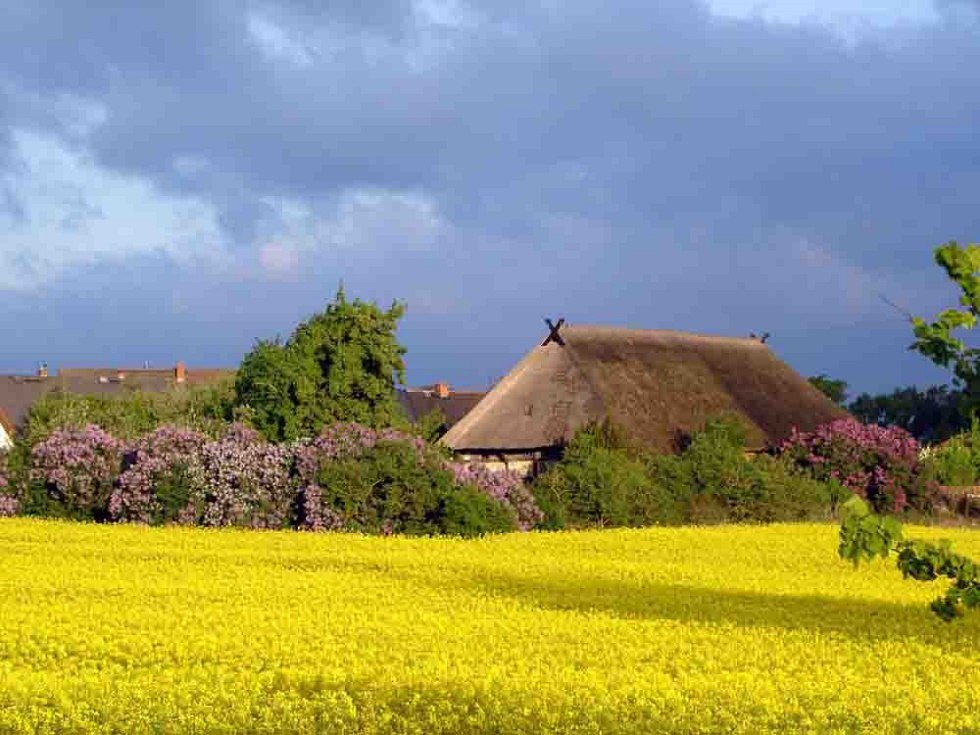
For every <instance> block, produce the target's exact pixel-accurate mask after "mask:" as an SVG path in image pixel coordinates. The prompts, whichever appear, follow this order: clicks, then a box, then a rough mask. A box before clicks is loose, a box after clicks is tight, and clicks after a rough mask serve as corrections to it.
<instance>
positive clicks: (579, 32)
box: [0, 0, 980, 385]
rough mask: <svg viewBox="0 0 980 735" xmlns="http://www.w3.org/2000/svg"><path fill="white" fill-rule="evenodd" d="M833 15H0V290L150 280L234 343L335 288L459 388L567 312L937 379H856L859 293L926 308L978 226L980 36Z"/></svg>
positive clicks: (967, 20) (553, 9) (884, 328)
mask: <svg viewBox="0 0 980 735" xmlns="http://www.w3.org/2000/svg"><path fill="white" fill-rule="evenodd" d="M849 7H850V6H847V5H846V4H845V3H829V4H819V5H818V4H815V3H810V2H804V1H803V0H798V1H795V2H782V3H775V2H773V3H765V4H757V3H748V2H742V1H741V0H714V1H713V2H711V3H710V4H707V5H705V4H701V3H699V2H694V0H668V1H667V2H661V3H645V2H638V1H637V0H617V1H616V2H615V3H613V4H610V3H607V2H601V3H600V2H598V0H578V1H577V2H571V3H564V4H555V3H545V2H530V3H513V2H501V1H500V0H486V1H485V2H476V1H475V0H473V1H468V0H426V1H425V2H417V3H411V2H408V1H407V0H387V1H385V2H379V3H354V2H347V1H346V0H344V1H342V2H339V3H329V4H322V3H319V4H318V3H306V2H286V1H285V0H283V1H281V2H275V1H274V0H268V1H266V2H246V3H229V2H215V3H206V4H201V3H191V2H175V3H164V4H159V5H156V6H153V7H137V6H133V7H129V8H115V9H114V10H112V11H111V12H110V11H108V10H105V9H100V8H94V7H87V6H86V7H82V6H79V7H77V8H76V7H74V6H65V5H64V4H63V3H53V2H44V1H40V0H39V1H38V2H34V3H29V4H23V3H22V4H8V5H7V6H4V7H3V8H0V218H3V219H2V223H3V227H2V230H0V268H2V272H0V288H5V289H8V290H9V289H17V290H18V291H19V292H20V293H21V296H22V297H23V298H25V299H27V300H29V301H32V303H49V302H48V301H47V300H48V299H52V298H53V297H52V296H51V293H52V290H53V289H55V288H58V287H61V286H59V285H58V284H63V282H64V281H63V279H65V278H71V277H72V276H76V277H78V278H81V277H85V278H96V275H97V274H98V273H99V272H100V269H103V270H105V272H109V271H112V272H116V270H117V269H119V270H120V271H121V272H122V271H126V269H127V268H128V267H129V265H130V264H132V263H140V264H142V265H141V266H140V267H139V268H137V269H136V270H135V271H134V273H136V274H139V278H141V279H143V278H146V279H151V280H156V279H157V278H159V276H154V275H152V274H150V272H149V271H148V270H147V269H149V268H151V267H152V268H158V269H163V267H164V266H163V263H164V262H166V263H170V264H172V268H173V270H170V269H167V270H166V271H165V273H166V277H167V278H168V279H170V280H171V281H173V282H174V283H175V284H176V285H175V286H174V288H172V289H170V290H169V291H168V296H167V297H166V299H167V300H165V301H161V303H174V304H180V305H182V306H181V309H182V310H183V311H181V312H180V313H183V314H187V313H193V314H199V313H208V314H213V315H223V317H224V318H226V319H228V320H229V322H230V323H234V324H235V329H236V330H241V331H242V332H248V331H249V330H250V329H251V330H252V331H254V332H255V333H256V334H255V336H258V335H259V334H264V333H265V331H267V330H268V329H269V328H271V327H272V326H273V325H272V322H271V321H270V320H271V319H273V317H272V316H271V315H265V316H263V315H262V314H261V313H259V312H258V311H257V310H255V309H252V310H250V309H245V308H243V307H240V308H239V309H238V311H237V312H235V313H233V312H230V311H228V310H227V309H226V308H225V306H224V305H225V304H227V303H231V302H233V301H234V297H236V296H237V295H238V294H239V293H240V289H242V288H249V289H252V291H253V292H254V291H256V290H258V291H261V292H262V293H263V294H264V293H266V292H268V293H269V294H272V295H274V297H275V299H277V301H276V303H275V308H274V309H273V308H272V307H268V308H269V310H270V312H272V311H274V314H275V318H281V319H282V320H284V321H283V323H282V324H280V325H279V326H278V327H277V329H279V330H280V331H288V329H289V327H290V324H289V323H288V320H289V319H293V318H294V317H296V318H298V317H299V316H302V314H303V313H304V311H303V310H304V309H312V308H317V306H318V305H319V304H321V303H322V301H323V300H324V298H328V297H329V295H330V293H329V292H330V291H331V290H332V288H333V287H334V285H335V284H336V283H337V282H338V281H339V280H341V279H343V280H344V281H345V283H347V284H348V285H349V287H350V288H351V289H355V288H356V289H357V292H358V293H362V294H364V295H367V296H369V297H376V298H379V299H381V300H384V301H387V300H389V299H391V298H397V297H405V298H408V299H409V300H410V303H409V315H408V316H407V317H406V335H407V337H409V338H411V340H412V343H411V344H414V345H416V347H413V348H412V352H411V353H410V361H411V364H413V365H422V366H429V367H428V368H426V369H431V368H432V366H433V365H437V366H438V367H439V369H440V370H441V371H443V372H450V371H458V374H457V375H455V376H454V375H445V377H448V378H450V379H453V380H454V381H456V382H463V383H472V382H478V381H477V380H476V378H475V377H471V378H468V377H467V376H468V374H469V373H468V372H467V371H471V374H472V375H473V376H482V375H483V374H484V373H485V372H491V373H495V374H499V373H500V372H501V371H503V370H505V369H506V367H507V365H506V360H507V359H510V357H511V356H512V355H513V353H514V351H515V350H516V351H519V350H520V349H522V348H523V346H525V345H530V344H533V343H534V342H535V341H536V338H537V332H538V331H539V329H540V321H539V320H540V318H541V317H542V316H552V315H557V313H558V312H563V313H564V314H565V315H566V316H569V318H573V317H574V319H575V320H577V321H610V322H618V323H630V324H634V325H637V326H654V327H657V326H660V327H667V328H682V329H699V330H704V331H716V332H728V333H735V334H738V333H747V332H748V331H758V330H760V329H768V330H769V331H772V332H773V333H774V334H775V335H776V336H777V338H776V342H775V344H776V345H777V348H778V349H779V350H781V351H782V352H781V354H784V355H785V356H786V357H787V359H789V360H790V361H791V362H793V361H794V360H800V361H804V362H800V367H801V369H804V368H806V369H808V368H807V365H806V363H805V361H807V360H816V359H817V358H823V357H825V356H826V351H824V354H820V352H819V351H813V349H812V344H811V342H812V339H813V338H814V337H813V335H817V334H821V335H823V336H822V337H821V338H820V339H823V340H824V341H825V343H826V344H831V343H834V344H836V342H835V340H836V339H837V337H836V335H837V334H840V333H844V334H848V335H851V338H850V339H849V341H848V344H849V348H848V349H849V350H851V351H853V352H855V353H857V354H858V357H853V358H852V356H851V355H850V354H849V355H848V357H847V359H846V360H845V359H844V358H843V357H841V358H840V359H841V365H842V366H846V367H847V369H849V370H854V371H855V375H856V377H855V376H844V377H851V379H852V382H854V381H858V382H860V381H866V382H867V383H869V384H870V383H874V384H876V385H877V384H890V383H895V382H902V381H906V380H908V379H911V378H915V377H916V376H919V375H923V376H926V375H928V376H929V377H931V376H932V374H931V373H928V372H926V371H916V369H915V368H914V367H909V365H908V364H906V363H902V362H901V361H900V360H896V361H894V362H892V363H889V364H887V365H883V366H880V367H874V368H872V367H871V366H872V365H873V364H874V363H875V361H876V360H877V358H878V356H880V355H881V354H882V352H883V351H884V350H885V347H884V345H885V344H886V343H887V341H888V340H891V342H892V343H893V346H894V347H893V349H896V350H899V351H901V350H903V349H904V346H905V342H906V341H907V335H906V334H905V331H907V330H906V327H905V325H904V324H901V323H895V324H892V322H891V321H890V320H891V319H892V317H893V315H892V314H891V313H890V312H889V311H888V308H887V307H885V306H883V305H882V304H881V302H880V300H878V299H877V298H876V297H875V296H874V295H873V294H874V292H875V290H876V289H879V288H881V289H883V290H887V291H889V292H896V293H897V295H898V297H899V298H900V299H902V300H903V302H904V303H906V304H907V305H908V306H909V308H912V309H914V310H923V311H925V310H930V309H932V308H933V306H934V305H936V304H937V303H939V302H941V301H942V299H943V298H945V295H946V293H947V290H946V285H945V284H944V283H943V282H942V279H941V278H940V277H938V276H937V275H936V274H934V273H933V272H932V271H933V268H934V266H932V265H931V263H930V259H929V254H928V251H929V249H930V248H931V247H933V246H935V245H937V244H939V243H941V242H943V241H945V240H948V239H950V238H954V237H955V238H959V239H963V240H968V239H970V237H971V236H974V237H975V233H976V231H977V228H978V226H980V214H978V211H980V210H978V209H977V207H976V205H975V201H974V200H975V196H974V192H975V191H976V190H977V185H978V184H980V155H978V143H977V140H976V135H975V129H976V124H977V122H978V120H980V77H977V75H976V74H975V73H974V72H973V69H974V68H975V67H976V65H977V62H980V45H978V44H977V43H976V41H977V35H978V31H980V25H978V21H977V19H976V13H975V12H974V8H973V6H972V5H971V4H970V3H966V2H956V1H955V0H947V2H944V3H941V4H939V5H936V6H926V5H924V4H922V3H919V4H917V5H902V6H899V5H890V4H886V3H884V2H881V3H877V4H874V5H866V6H865V8H864V10H863V11H862V13H863V14H862V17H861V18H860V19H859V21H860V23H861V24H866V27H865V28H864V29H863V30H862V32H861V33H857V34H855V33H852V32H851V30H849V29H851V28H852V25H849V24H851V20H849V19H848V18H847V17H845V16H847V14H848V12H849ZM160 258H162V260H161V259H160ZM93 269H94V270H93ZM126 272H128V271H126ZM161 272H164V271H161ZM195 274H198V275H195ZM205 274H206V275H207V277H208V278H210V279H211V281H212V283H211V285H202V284H203V282H202V281H201V280H199V279H201V278H204V275H205ZM923 274H925V275H923ZM197 286H200V287H201V290H202V293H200V294H196V293H194V292H193V289H194V288H195V287H197ZM116 287H117V288H122V289H126V288H131V289H133V290H134V291H136V290H138V289H139V288H141V286H140V285H139V284H133V285H132V286H127V285H125V284H117V286H116ZM27 291H31V293H26V292H27ZM174 293H176V294H177V296H176V297H175V296H174ZM84 298H93V299H97V298H98V296H97V294H93V295H92V296H90V297H84ZM133 298H134V299H136V300H137V301H138V299H137V295H136V294H135V293H134V294H133ZM161 298H163V297H161ZM412 300H414V301H415V302H416V303H417V304H418V308H417V310H415V311H413V309H412V303H411V301H412ZM50 303H52V304H55V303H60V302H55V301H51V302H50ZM257 303H261V304H265V305H268V304H271V303H272V296H270V297H268V298H262V299H259V300H258V302H257ZM52 308H56V307H54V306H52ZM57 308H61V307H57ZM256 309H257V307H256ZM165 313H166V312H165ZM172 318H173V319H175V320H176V319H177V317H172ZM173 323H176V321H174V322H173ZM471 326H472V328H471ZM804 326H805V327H806V329H804ZM196 328H197V329H201V330H203V329H204V328H205V327H203V326H200V325H198V326H197V327H196ZM208 328H210V327H208ZM229 328H230V327H229ZM871 330H878V331H876V332H875V333H876V334H879V337H877V338H875V339H863V338H862V335H864V334H865V333H867V332H869V331H871ZM237 333H238V332H236V334H237ZM449 335H451V336H449ZM783 335H785V338H783ZM828 335H835V336H833V337H831V336H828ZM174 339H175V340H184V341H187V340H198V339H207V336H206V335H205V333H204V332H194V331H193V330H191V331H186V330H185V331H182V332H180V333H179V334H178V336H176V337H174ZM447 339H448V340H449V341H450V343H451V344H452V346H453V348H454V349H456V350H458V352H457V357H456V358H455V362H454V363H453V364H452V365H451V366H447V364H446V359H448V358H446V355H447V353H446V349H448V348H447V347H446V340H447ZM246 343H247V340H246ZM515 345H516V347H515ZM437 354H438V355H442V356H443V358H445V359H440V360H439V361H435V360H434V358H432V357H431V356H432V355H437ZM493 355H498V356H504V357H499V358H493V357H492V356H493ZM860 355H863V356H864V357H863V358H861V357H860ZM493 359H499V360H500V361H501V362H503V363H504V364H495V365H487V364H486V363H487V361H488V360H493ZM794 364H796V363H795V362H794ZM477 366H478V367H477ZM813 367H814V369H817V368H819V371H821V372H828V373H833V372H834V366H833V365H832V364H831V365H828V364H821V365H819V366H813ZM413 369H414V368H413ZM842 369H843V368H842ZM910 371H911V372H910ZM428 377H430V376H427V375H420V376H419V379H420V380H421V381H424V380H426V379H428ZM433 377H443V376H433ZM480 379H481V380H482V377H481V378H480Z"/></svg>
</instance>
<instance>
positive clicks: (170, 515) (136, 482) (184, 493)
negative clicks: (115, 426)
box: [109, 425, 207, 523]
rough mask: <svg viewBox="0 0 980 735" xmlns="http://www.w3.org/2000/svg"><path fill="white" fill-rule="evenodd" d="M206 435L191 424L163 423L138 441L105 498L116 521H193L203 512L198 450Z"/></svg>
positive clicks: (205, 439) (127, 455)
mask: <svg viewBox="0 0 980 735" xmlns="http://www.w3.org/2000/svg"><path fill="white" fill-rule="evenodd" d="M206 442H207V437H206V436H205V435H204V434H202V433H201V432H199V431H196V430H195V429H188V428H184V427H179V426H169V425H168V426H161V427H160V428H158V429H156V430H155V431H152V432H150V433H149V434H146V435H145V436H143V437H142V438H141V439H139V440H138V441H136V442H135V443H134V444H133V445H132V446H131V447H130V449H129V451H128V452H127V453H126V456H125V458H124V461H123V465H124V469H123V472H122V474H121V475H120V476H119V481H118V483H117V485H116V487H115V489H114V490H113V491H112V495H111V496H110V498H109V515H110V517H111V518H112V519H113V520H117V521H135V522H139V523H165V522H174V521H176V522H182V523H193V522H194V521H195V520H196V519H197V518H199V517H200V516H201V514H202V512H203V503H204V488H205V477H204V467H203V465H202V461H201V452H202V449H203V448H204V445H205V443H206Z"/></svg>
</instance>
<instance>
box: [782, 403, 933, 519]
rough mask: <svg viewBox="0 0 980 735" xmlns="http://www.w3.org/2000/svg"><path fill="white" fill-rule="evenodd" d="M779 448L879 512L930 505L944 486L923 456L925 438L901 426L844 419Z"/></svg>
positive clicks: (800, 435) (788, 441)
mask: <svg viewBox="0 0 980 735" xmlns="http://www.w3.org/2000/svg"><path fill="white" fill-rule="evenodd" d="M779 452H780V454H782V455H783V456H784V457H788V458H790V459H791V460H792V461H793V462H795V463H796V464H797V465H798V466H799V467H801V468H805V469H807V470H809V471H810V472H811V473H812V474H813V475H814V477H816V478H817V479H818V480H836V481H837V482H839V483H840V484H842V485H843V486H844V487H846V488H847V489H849V490H851V491H852V492H854V493H855V494H857V495H859V496H860V497H862V498H864V499H865V500H867V501H868V502H869V503H870V504H871V505H872V506H873V507H874V508H875V510H876V511H878V512H901V511H903V510H906V509H908V508H913V509H916V510H929V509H930V508H931V506H932V503H933V502H934V500H935V498H936V493H937V490H938V488H937V487H936V484H935V482H933V481H932V480H931V478H930V477H929V475H928V473H927V472H926V468H925V466H924V465H923V464H922V463H921V462H920V460H919V443H918V442H917V441H916V440H915V439H914V438H913V437H912V436H911V435H910V434H908V432H906V431H904V430H903V429H899V428H897V427H882V426H877V425H875V424H862V423H860V422H859V421H855V420H854V419H840V420H838V421H833V422H831V423H829V424H825V425H824V426H821V427H819V428H818V429H817V430H816V431H813V432H810V433H808V434H804V433H800V432H797V431H794V432H793V435H792V436H791V437H790V438H789V439H788V440H787V441H785V442H784V443H783V444H782V445H781V446H780V447H779Z"/></svg>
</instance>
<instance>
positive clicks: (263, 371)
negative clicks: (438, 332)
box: [235, 289, 405, 440]
mask: <svg viewBox="0 0 980 735" xmlns="http://www.w3.org/2000/svg"><path fill="white" fill-rule="evenodd" d="M404 311H405V309H404V306H403V305H402V304H400V303H397V302H396V303H394V304H392V305H391V307H390V308H389V309H388V310H387V311H382V310H381V309H380V308H378V306H377V305H375V304H369V303H364V302H362V301H360V300H357V299H355V300H354V301H347V299H346V297H345V295H344V291H343V289H340V290H338V292H337V296H336V298H335V299H334V301H333V302H331V303H330V304H328V305H327V307H326V309H325V310H324V311H323V312H321V313H320V314H317V315H315V316H313V317H311V318H310V319H308V320H307V321H305V322H303V323H302V324H300V325H299V326H298V327H297V328H296V330H295V331H294V332H293V334H292V335H291V336H290V338H289V339H288V340H287V341H286V342H284V343H281V342H279V341H278V340H276V341H260V342H258V343H257V344H256V346H255V348H254V349H253V350H252V351H251V352H250V353H249V354H248V355H246V356H245V359H244V360H243V361H242V365H241V367H240V368H239V371H238V379H237V382H236V384H235V390H236V395H237V401H238V404H239V405H241V406H243V407H247V409H248V411H249V416H250V418H251V421H252V422H253V423H254V425H255V426H256V428H258V429H259V430H260V431H261V432H262V433H263V434H264V435H265V436H266V438H268V439H270V440H291V439H296V438H299V437H302V436H313V435H315V434H316V433H317V432H318V431H319V430H320V428H321V427H322V426H324V425H326V424H329V423H334V422H345V421H356V422H358V423H361V424H365V425H368V426H374V427H380V426H392V425H397V424H400V423H402V422H403V419H402V413H401V410H400V407H399V405H398V401H397V398H396V396H395V382H396V381H404V369H405V368H404V362H403V360H402V355H403V354H404V352H405V350H404V348H402V347H401V345H399V344H398V341H397V339H396V337H395V331H396V329H397V327H398V321H399V319H401V317H402V315H403V314H404Z"/></svg>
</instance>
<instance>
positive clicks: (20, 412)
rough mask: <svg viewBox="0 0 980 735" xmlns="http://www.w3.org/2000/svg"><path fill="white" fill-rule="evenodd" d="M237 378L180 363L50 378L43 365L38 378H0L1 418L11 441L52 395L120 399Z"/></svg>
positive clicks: (69, 371)
mask: <svg viewBox="0 0 980 735" xmlns="http://www.w3.org/2000/svg"><path fill="white" fill-rule="evenodd" d="M234 374H235V371H234V370H227V369H223V368H196V369H187V368H186V367H185V366H184V363H182V362H178V363H177V364H176V365H175V366H174V367H172V368H134V369H128V368H63V369H61V370H59V371H58V373H57V375H49V374H48V370H47V367H46V366H44V365H42V366H41V368H40V369H39V370H38V371H37V374H35V375H0V415H5V416H6V421H7V422H8V424H9V426H10V427H11V428H10V430H8V431H6V433H7V434H8V436H11V437H12V435H13V428H14V427H18V426H20V425H21V424H22V423H23V421H24V419H25V418H26V417H27V414H28V412H29V411H30V409H31V406H32V405H34V402H35V401H37V400H38V399H39V398H41V396H43V395H45V394H47V393H50V392H52V391H62V392H65V393H74V394H76V395H83V396H112V395H121V394H124V393H126V392H129V391H134V390H143V391H150V392H162V391H165V390H169V389H171V388H175V387H179V386H182V385H202V384H205V383H212V382H215V381H217V380H221V379H222V378H226V377H230V376H233V375H234ZM0 441H2V439H0ZM0 446H2V444H0Z"/></svg>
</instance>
